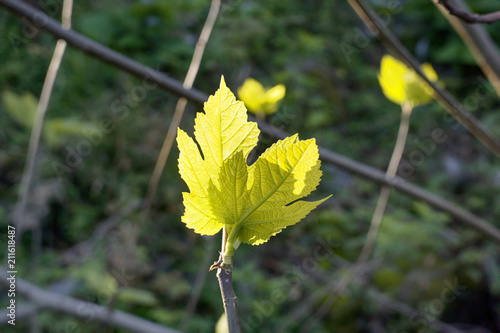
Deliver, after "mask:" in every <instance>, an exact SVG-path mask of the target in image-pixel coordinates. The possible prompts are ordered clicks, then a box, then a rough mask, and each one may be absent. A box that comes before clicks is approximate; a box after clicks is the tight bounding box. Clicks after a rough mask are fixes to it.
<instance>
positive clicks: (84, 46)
mask: <svg viewBox="0 0 500 333" xmlns="http://www.w3.org/2000/svg"><path fill="white" fill-rule="evenodd" d="M0 5H3V6H4V7H6V8H8V9H9V10H10V11H12V12H14V13H17V14H21V15H23V16H24V17H25V18H26V19H27V20H29V21H30V22H32V23H33V24H35V26H37V27H38V28H40V29H44V30H46V31H48V32H50V33H51V34H53V35H54V36H56V37H58V38H63V39H65V40H66V41H67V42H68V44H69V45H72V46H73V47H75V48H76V49H79V50H81V51H83V52H86V53H87V54H90V55H92V56H94V57H96V58H98V59H101V60H103V61H105V62H107V63H109V64H111V65H113V66H115V67H118V68H121V69H123V70H125V71H126V72H128V73H131V74H133V75H136V76H139V77H141V78H143V79H144V80H150V81H151V82H154V83H156V84H158V86H159V87H160V88H162V89H164V90H166V91H170V92H173V93H175V94H177V95H181V96H184V97H186V98H188V99H190V100H192V101H194V102H196V103H199V104H203V103H204V102H205V101H206V100H207V99H208V95H207V94H204V93H202V92H200V91H198V90H196V89H185V88H184V87H183V86H182V84H181V83H180V82H178V81H176V80H174V79H172V78H171V77H169V76H167V75H165V74H163V73H160V72H158V71H155V70H154V69H152V68H150V67H147V66H144V65H142V64H140V63H138V62H136V61H134V60H132V59H130V58H128V57H126V56H124V55H122V54H120V53H118V52H115V51H112V50H111V49H109V48H107V47H105V46H103V45H101V44H99V43H97V42H94V41H92V40H91V39H89V38H86V37H84V36H82V35H81V34H79V33H77V32H75V31H72V30H63V29H61V27H60V26H59V24H57V22H56V21H54V20H53V19H51V18H49V17H48V16H47V15H45V14H44V13H43V12H41V11H39V10H36V9H34V8H33V7H31V6H28V5H26V4H24V3H23V2H20V1H16V0H0ZM418 71H420V70H418ZM249 119H250V120H252V121H256V119H255V117H252V116H249ZM257 122H258V124H259V128H260V130H261V131H262V132H263V133H266V134H267V135H269V136H271V137H273V138H276V139H282V138H285V137H287V136H289V134H288V133H286V132H284V131H282V130H280V129H278V128H276V127H274V126H272V125H269V124H267V123H265V122H262V121H257ZM319 153H320V157H321V159H322V160H323V161H325V162H327V163H330V164H333V165H336V166H338V167H340V168H342V169H345V170H348V171H350V172H352V173H354V174H356V175H358V176H361V177H363V178H366V179H369V180H371V181H374V182H376V183H378V184H385V185H388V186H391V187H392V188H394V189H396V190H398V191H400V192H402V193H405V194H406V195H408V196H410V197H412V198H415V199H417V200H421V201H423V202H426V203H427V204H429V205H430V206H431V207H433V208H435V209H438V210H441V211H444V212H447V213H449V214H450V215H451V216H452V217H453V218H455V219H456V220H457V221H460V222H462V223H464V224H466V225H468V226H469V227H472V228H473V229H476V230H477V231H479V232H481V233H482V234H484V235H485V236H487V237H489V238H490V239H493V240H495V241H496V242H498V243H500V231H499V230H498V229H497V228H496V227H495V226H493V225H491V224H489V223H488V222H486V221H485V220H483V219H481V218H480V217H478V216H476V215H474V214H471V213H470V212H468V211H466V210H464V209H462V208H460V207H458V206H457V205H454V204H453V203H451V202H449V201H448V200H446V199H444V198H442V197H439V196H437V195H434V194H432V193H430V192H428V191H426V190H424V189H422V188H420V187H418V186H416V185H413V184H411V183H409V182H407V181H405V180H404V179H403V178H401V177H394V178H388V177H386V175H385V173H384V172H382V171H380V170H378V169H375V168H373V167H371V166H368V165H366V164H363V163H360V162H357V161H354V160H352V159H350V158H348V157H346V156H343V155H340V154H338V153H335V152H333V151H331V150H328V149H325V148H322V147H320V149H319Z"/></svg>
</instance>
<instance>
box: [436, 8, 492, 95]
mask: <svg viewBox="0 0 500 333" xmlns="http://www.w3.org/2000/svg"><path fill="white" fill-rule="evenodd" d="M433 2H434V4H435V5H436V7H438V8H439V10H440V11H441V12H442V13H443V15H444V17H445V18H446V19H447V20H448V21H449V22H450V24H451V25H452V26H453V28H454V29H455V31H456V32H457V33H458V34H459V35H460V37H461V38H462V40H463V41H464V43H465V44H466V45H467V47H468V48H469V50H470V51H471V53H472V55H473V56H474V58H475V59H476V62H477V64H478V65H479V67H480V68H481V70H482V71H483V73H484V74H485V75H486V77H487V78H488V80H489V81H490V83H491V85H492V86H493V88H494V89H495V91H496V93H497V95H498V96H500V61H499V59H500V52H499V51H498V48H497V46H496V45H495V42H494V41H493V40H492V38H491V37H490V35H489V34H488V32H487V31H486V29H485V28H484V26H482V25H477V24H476V25H473V24H467V23H465V22H463V21H462V20H460V19H459V18H458V17H455V16H453V15H451V14H450V13H449V12H447V11H446V9H445V8H444V7H443V6H440V5H439V4H438V3H437V2H436V1H435V0H434V1H433ZM455 5H456V6H459V7H460V8H462V9H463V10H468V7H467V4H466V3H465V2H464V1H463V0H455Z"/></svg>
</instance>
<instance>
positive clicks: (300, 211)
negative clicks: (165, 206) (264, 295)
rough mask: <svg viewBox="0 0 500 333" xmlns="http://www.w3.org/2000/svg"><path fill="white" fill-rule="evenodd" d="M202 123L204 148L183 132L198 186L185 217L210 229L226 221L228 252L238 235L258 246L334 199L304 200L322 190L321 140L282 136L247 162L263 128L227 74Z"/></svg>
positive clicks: (185, 162)
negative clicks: (251, 117)
mask: <svg viewBox="0 0 500 333" xmlns="http://www.w3.org/2000/svg"><path fill="white" fill-rule="evenodd" d="M272 93H273V94H277V95H279V94H280V93H279V91H278V92H276V91H275V92H272ZM195 124H196V125H195V129H196V131H195V137H196V141H197V142H198V144H199V146H200V148H201V152H200V150H199V149H198V146H197V145H196V143H195V142H194V140H193V139H192V138H190V137H189V136H188V135H187V134H186V133H185V132H184V131H182V130H180V129H179V131H178V134H177V143H178V146H179V150H180V155H179V172H180V174H181V177H182V179H183V180H184V181H185V182H186V184H187V185H188V187H189V190H190V193H183V197H184V205H185V207H186V210H185V213H184V215H183V217H182V221H183V222H184V223H185V224H186V225H187V227H188V228H191V229H194V230H195V232H197V233H200V234H205V235H213V234H215V233H217V232H218V231H219V230H220V229H221V228H222V227H226V230H227V233H228V235H229V237H228V244H230V245H231V246H229V245H228V247H227V248H226V254H227V251H230V252H231V251H233V250H234V247H233V246H236V242H237V240H239V241H241V242H244V243H248V244H252V245H258V244H261V243H263V242H266V241H267V240H268V239H269V238H270V237H271V236H273V235H275V234H277V233H278V232H280V231H281V230H282V229H283V228H285V227H287V226H289V225H292V224H295V223H297V222H299V221H300V220H301V219H302V218H304V217H305V216H306V215H307V214H308V213H309V212H310V211H311V210H312V209H314V208H315V207H317V206H318V205H319V204H320V203H322V202H323V201H324V200H326V199H327V198H325V199H323V200H319V201H314V202H307V201H302V200H300V199H302V198H304V197H306V196H307V195H309V194H310V193H311V192H312V191H314V190H315V189H316V187H317V186H318V184H319V182H320V178H321V171H320V169H319V168H320V164H321V163H320V161H319V155H318V147H317V145H316V142H315V140H314V139H310V140H304V141H300V140H299V138H298V135H294V136H291V137H289V138H286V139H284V140H280V141H278V142H276V143H275V144H274V145H272V146H271V147H270V148H269V149H267V150H266V151H265V152H264V153H263V154H262V155H261V156H260V157H259V158H258V159H257V161H256V162H255V163H254V164H253V165H251V166H248V165H247V162H246V159H247V156H248V153H249V152H250V150H251V149H252V148H253V147H255V145H256V144H257V136H258V134H259V130H258V128H257V126H256V124H255V123H252V122H248V121H247V112H246V108H245V107H244V105H243V104H242V103H241V102H238V101H236V100H235V98H234V95H233V94H232V93H231V91H230V90H229V89H228V88H227V87H226V85H225V83H224V80H222V81H221V86H220V89H219V90H218V91H217V92H216V93H215V95H214V96H211V97H210V98H209V100H208V102H207V103H206V104H205V114H202V113H199V114H198V115H197V118H196V121H195ZM225 258H226V256H225ZM224 262H226V261H224Z"/></svg>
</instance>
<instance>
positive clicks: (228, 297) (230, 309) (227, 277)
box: [217, 265, 240, 333]
mask: <svg viewBox="0 0 500 333" xmlns="http://www.w3.org/2000/svg"><path fill="white" fill-rule="evenodd" d="M217 279H218V280H219V287H220V292H221V295H222V301H223V303H224V311H225V312H226V318H227V327H228V329H229V333H240V324H239V320H238V297H236V295H235V293H234V290H233V265H224V266H223V267H220V268H219V269H218V270H217Z"/></svg>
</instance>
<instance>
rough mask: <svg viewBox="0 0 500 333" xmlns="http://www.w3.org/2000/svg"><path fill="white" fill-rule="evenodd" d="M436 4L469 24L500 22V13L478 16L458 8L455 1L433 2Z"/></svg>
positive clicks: (438, 0)
mask: <svg viewBox="0 0 500 333" xmlns="http://www.w3.org/2000/svg"><path fill="white" fill-rule="evenodd" d="M433 1H434V2H435V3H436V4H440V5H441V6H443V7H444V8H446V10H447V11H448V13H450V14H451V15H453V16H456V17H458V18H460V19H461V20H463V21H465V22H467V23H495V22H498V21H500V11H496V12H492V13H487V14H476V13H470V12H469V11H467V10H464V9H463V8H460V7H459V6H457V5H456V4H455V3H453V1H449V0H433Z"/></svg>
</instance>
